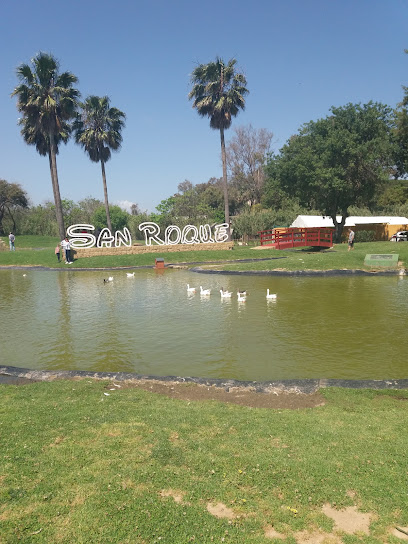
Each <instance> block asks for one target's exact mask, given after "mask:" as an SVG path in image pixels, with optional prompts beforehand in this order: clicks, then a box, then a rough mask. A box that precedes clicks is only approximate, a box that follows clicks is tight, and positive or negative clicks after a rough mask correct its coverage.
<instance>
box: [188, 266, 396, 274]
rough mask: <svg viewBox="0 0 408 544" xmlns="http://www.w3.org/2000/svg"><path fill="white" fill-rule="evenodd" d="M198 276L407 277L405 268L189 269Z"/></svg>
mask: <svg viewBox="0 0 408 544" xmlns="http://www.w3.org/2000/svg"><path fill="white" fill-rule="evenodd" d="M189 270H190V272H197V273H198V274H222V275H233V276H405V275H406V270H405V268H398V269H396V270H361V269H343V268H342V269H333V270H207V269H205V268H201V267H198V266H197V267H194V268H190V269H189Z"/></svg>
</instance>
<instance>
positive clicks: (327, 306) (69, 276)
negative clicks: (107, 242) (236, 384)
mask: <svg viewBox="0 0 408 544" xmlns="http://www.w3.org/2000/svg"><path fill="white" fill-rule="evenodd" d="M161 272H162V273H161V274H158V273H157V272H156V271H155V270H143V271H136V272H135V276H134V277H131V278H128V277H127V275H126V272H125V271H115V272H111V274H112V275H113V278H114V280H113V281H112V282H108V283H106V284H105V283H104V282H103V278H104V277H105V276H106V273H105V274H104V273H103V272H79V271H66V272H40V271H28V272H27V275H26V277H23V272H22V271H20V270H12V271H10V270H7V271H6V270H1V271H0V319H1V322H2V325H3V326H2V333H1V337H0V356H1V364H5V365H12V366H21V367H27V368H34V369H49V370H52V369H71V370H91V371H125V372H135V373H138V374H149V375H177V376H203V377H216V378H235V379H240V380H272V379H289V378H350V379H353V378H354V379H357V378H361V379H368V378H372V379H384V378H390V379H391V378H394V379H397V378H406V377H407V365H406V363H405V360H406V353H407V348H408V339H407V334H406V327H405V316H406V314H407V311H408V279H407V278H401V277H397V276H396V277H353V276H349V277H338V278H335V277H330V278H325V277H320V278H316V277H310V278H274V277H255V276H249V277H245V278H244V279H245V285H242V283H243V281H242V280H243V278H240V277H237V276H218V275H214V276H210V275H208V276H199V275H197V274H193V273H191V272H188V271H182V270H165V271H161ZM163 272H164V273H163ZM187 283H189V284H190V285H194V286H196V288H197V292H196V293H188V292H187ZM200 283H205V285H204V286H203V287H204V288H208V289H211V296H200V293H199V285H200ZM242 287H245V288H246V289H247V292H248V296H247V298H246V300H245V302H240V301H238V300H237V295H236V293H237V291H238V289H240V290H241V289H242ZM221 288H223V289H225V290H228V291H232V292H233V296H232V297H231V298H221V296H220V292H219V291H220V289H221ZM267 288H269V289H270V290H271V292H273V293H277V295H278V298H277V300H268V299H267V298H266V290H267Z"/></svg>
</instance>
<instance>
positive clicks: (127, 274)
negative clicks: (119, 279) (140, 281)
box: [126, 272, 135, 278]
mask: <svg viewBox="0 0 408 544" xmlns="http://www.w3.org/2000/svg"><path fill="white" fill-rule="evenodd" d="M126 276H127V277H128V278H134V277H135V273H134V272H132V273H130V272H126Z"/></svg>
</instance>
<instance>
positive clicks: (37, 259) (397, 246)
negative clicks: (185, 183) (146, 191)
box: [0, 236, 408, 270]
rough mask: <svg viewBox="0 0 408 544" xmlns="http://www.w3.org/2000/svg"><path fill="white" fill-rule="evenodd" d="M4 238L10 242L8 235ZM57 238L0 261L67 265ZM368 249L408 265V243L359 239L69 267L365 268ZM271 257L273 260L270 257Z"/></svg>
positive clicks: (31, 242) (22, 244) (95, 260)
mask: <svg viewBox="0 0 408 544" xmlns="http://www.w3.org/2000/svg"><path fill="white" fill-rule="evenodd" d="M3 240H4V241H5V242H6V243H7V245H8V239H7V237H5V238H3ZM57 242H58V240H57V239H55V238H52V237H44V236H19V237H17V239H16V251H15V252H11V251H2V252H0V266H1V265H18V266H27V265H32V266H33V265H37V266H46V267H51V268H66V265H65V263H64V262H62V263H58V262H57V260H56V257H55V255H54V248H55V246H56V244H57ZM367 253H398V254H399V259H400V262H401V263H402V266H405V267H408V243H392V242H366V243H356V245H355V249H354V250H353V251H350V252H348V251H347V244H339V245H336V246H334V248H332V249H330V250H326V251H323V252H315V251H311V249H310V248H297V249H292V250H286V251H278V250H273V249H265V250H254V249H252V248H250V247H242V246H235V248H234V250H232V251H214V250H209V251H186V252H180V253H165V254H162V253H160V248H158V252H157V253H152V254H148V255H121V256H106V257H90V258H87V259H78V260H76V261H74V263H73V264H72V265H70V268H87V267H90V268H111V267H121V266H124V267H126V266H147V265H154V260H155V258H156V257H163V256H164V258H165V262H166V263H182V262H203V263H205V262H208V261H224V260H228V261H234V260H239V259H268V260H262V261H258V262H253V263H232V264H231V263H228V264H220V268H222V269H224V270H274V269H285V270H330V269H365V268H366V267H365V266H364V257H365V255H366V254H367ZM269 259H270V260H269Z"/></svg>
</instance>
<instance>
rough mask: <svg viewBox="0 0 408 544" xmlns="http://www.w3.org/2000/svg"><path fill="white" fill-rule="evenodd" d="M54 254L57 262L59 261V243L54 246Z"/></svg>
mask: <svg viewBox="0 0 408 544" xmlns="http://www.w3.org/2000/svg"><path fill="white" fill-rule="evenodd" d="M54 253H55V255H56V256H57V259H58V262H60V261H61V258H60V255H61V254H60V245H59V244H57V247H56V248H55V251H54Z"/></svg>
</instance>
